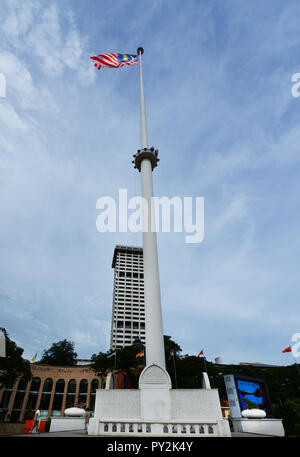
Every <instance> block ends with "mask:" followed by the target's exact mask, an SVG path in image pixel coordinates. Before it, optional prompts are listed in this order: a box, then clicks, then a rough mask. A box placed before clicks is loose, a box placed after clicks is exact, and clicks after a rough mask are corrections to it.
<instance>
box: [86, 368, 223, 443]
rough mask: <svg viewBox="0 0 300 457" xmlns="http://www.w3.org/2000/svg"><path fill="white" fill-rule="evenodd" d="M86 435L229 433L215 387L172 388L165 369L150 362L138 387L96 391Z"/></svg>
mask: <svg viewBox="0 0 300 457" xmlns="http://www.w3.org/2000/svg"><path fill="white" fill-rule="evenodd" d="M88 433H89V435H97V436H133V435H135V436H136V435H138V436H174V437H176V436H177V437H179V436H210V437H216V436H228V437H229V436H231V433H230V427H229V423H228V420H227V419H224V418H223V417H222V412H221V406H220V400H219V394H218V390H217V389H210V388H208V389H172V388H171V380H170V377H169V375H168V373H167V371H166V370H164V369H163V368H162V367H160V366H159V365H156V364H153V365H150V366H148V367H146V368H145V369H144V370H143V371H142V373H141V376H140V380H139V389H128V390H127V389H122V390H121V389H120V390H102V389H98V390H97V391H96V403H95V415H94V417H93V418H92V419H90V422H89V427H88Z"/></svg>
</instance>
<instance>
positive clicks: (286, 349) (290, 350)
mask: <svg viewBox="0 0 300 457" xmlns="http://www.w3.org/2000/svg"><path fill="white" fill-rule="evenodd" d="M282 352H292V348H291V346H288V347H287V348H285V349H284V350H283V351H282Z"/></svg>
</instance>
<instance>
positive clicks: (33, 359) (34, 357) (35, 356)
mask: <svg viewBox="0 0 300 457" xmlns="http://www.w3.org/2000/svg"><path fill="white" fill-rule="evenodd" d="M37 355H38V353H37V352H36V353H35V355H34V356H33V357H32V359H31V362H35V361H36V358H37Z"/></svg>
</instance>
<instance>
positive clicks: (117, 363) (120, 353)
mask: <svg viewBox="0 0 300 457" xmlns="http://www.w3.org/2000/svg"><path fill="white" fill-rule="evenodd" d="M138 352H140V348H139V349H137V347H136V346H135V345H132V346H125V347H124V348H122V349H118V350H116V351H115V353H116V355H115V356H112V357H109V358H108V356H109V355H110V354H111V353H112V352H111V351H108V352H99V353H98V354H93V355H92V357H91V361H92V363H91V368H92V369H93V370H94V371H95V373H96V374H97V376H100V377H105V376H106V375H107V373H108V372H109V371H114V370H116V371H117V372H121V371H123V372H125V374H126V375H127V376H128V378H129V379H130V381H131V386H132V388H137V385H138V378H139V375H138V376H137V375H136V371H138V372H141V371H142V369H143V360H141V359H137V358H136V355H137V354H138Z"/></svg>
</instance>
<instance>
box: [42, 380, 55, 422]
mask: <svg viewBox="0 0 300 457" xmlns="http://www.w3.org/2000/svg"><path fill="white" fill-rule="evenodd" d="M52 386H53V380H52V379H51V378H47V379H46V380H45V381H44V385H43V393H42V396H41V401H40V410H41V416H44V415H47V413H48V408H49V403H50V397H51V391H52Z"/></svg>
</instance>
